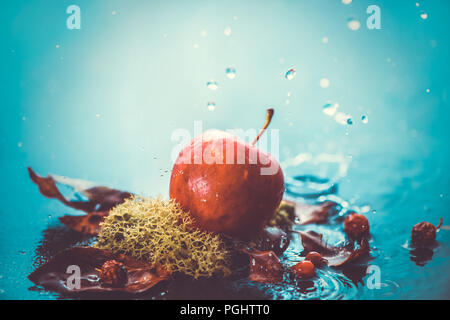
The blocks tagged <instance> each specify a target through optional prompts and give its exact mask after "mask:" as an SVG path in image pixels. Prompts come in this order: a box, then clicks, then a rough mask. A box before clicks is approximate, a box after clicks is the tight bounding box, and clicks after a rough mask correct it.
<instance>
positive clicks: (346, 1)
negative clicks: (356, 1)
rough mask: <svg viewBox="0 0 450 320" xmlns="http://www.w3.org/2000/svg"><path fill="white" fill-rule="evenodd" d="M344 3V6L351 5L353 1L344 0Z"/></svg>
mask: <svg viewBox="0 0 450 320" xmlns="http://www.w3.org/2000/svg"><path fill="white" fill-rule="evenodd" d="M342 3H343V4H350V3H352V0H342Z"/></svg>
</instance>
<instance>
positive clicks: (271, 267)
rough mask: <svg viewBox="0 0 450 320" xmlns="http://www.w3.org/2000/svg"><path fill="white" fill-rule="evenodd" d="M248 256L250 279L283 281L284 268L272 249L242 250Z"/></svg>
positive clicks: (268, 281) (271, 281)
mask: <svg viewBox="0 0 450 320" xmlns="http://www.w3.org/2000/svg"><path fill="white" fill-rule="evenodd" d="M243 251H244V252H245V253H247V254H248V255H249V258H250V275H249V279H250V280H251V281H256V282H263V283H279V282H281V281H283V274H284V268H283V265H282V264H281V262H280V259H278V256H277V255H276V254H275V253H274V252H273V251H259V250H246V249H244V250H243Z"/></svg>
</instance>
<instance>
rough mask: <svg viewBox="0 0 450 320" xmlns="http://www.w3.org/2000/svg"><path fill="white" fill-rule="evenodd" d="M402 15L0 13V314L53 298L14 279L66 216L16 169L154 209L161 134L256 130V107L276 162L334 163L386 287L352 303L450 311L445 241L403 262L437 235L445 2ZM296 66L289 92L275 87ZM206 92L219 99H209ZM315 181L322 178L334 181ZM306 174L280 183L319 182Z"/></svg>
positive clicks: (321, 5)
mask: <svg viewBox="0 0 450 320" xmlns="http://www.w3.org/2000/svg"><path fill="white" fill-rule="evenodd" d="M415 3H416V1H409V0H398V1H382V0H373V1H363V0H361V1H359V0H354V1H353V2H352V3H351V4H350V5H344V4H342V3H341V1H339V0H314V1H313V0H308V1H307V0H303V1H300V0H299V1H254V0H253V1H237V0H236V1H211V0H210V1H178V0H177V1H137V0H134V1H124V0H122V1H117V0H116V1H113V0H108V1H103V0H95V1H92V0H91V1H81V0H79V1H50V0H42V1H36V0H34V1H33V0H27V1H24V0H16V1H10V2H4V3H2V4H1V5H0V36H1V41H0V108H1V117H0V130H1V131H0V147H1V152H0V154H1V155H0V181H1V183H0V194H1V200H2V206H1V207H0V299H40V298H45V299H47V298H53V295H52V294H45V293H44V294H42V293H39V292H35V291H29V290H28V288H29V287H31V286H32V284H31V282H30V281H28V280H27V279H26V276H27V275H28V274H29V272H30V271H32V262H33V257H34V249H35V247H36V245H37V243H38V242H39V241H40V239H41V238H42V231H43V230H44V229H45V228H46V227H48V226H49V225H55V224H57V217H59V216H62V215H64V214H68V213H69V214H77V213H76V212H74V211H73V210H71V209H69V208H67V207H65V206H63V205H62V204H60V203H58V202H57V201H55V200H49V199H46V198H44V197H42V196H41V195H40V194H39V192H38V190H37V188H36V186H35V185H33V184H32V182H31V181H30V179H29V177H28V175H27V171H26V167H27V166H32V167H33V168H34V169H35V170H36V171H37V172H38V173H41V174H43V175H45V174H47V173H56V174H60V175H64V176H69V177H74V178H81V179H86V180H91V181H95V182H98V183H99V184H102V185H106V186H110V187H116V188H120V189H124V190H128V191H132V192H136V193H143V194H146V195H154V196H156V195H159V194H161V195H163V196H167V195H168V184H169V178H170V170H171V166H172V163H171V158H170V153H171V150H172V148H173V147H174V145H175V143H174V142H172V141H171V133H172V131H173V130H174V129H176V128H186V129H188V130H190V131H192V130H193V122H194V121H195V120H202V121H203V126H204V128H205V129H212V128H217V129H228V128H244V129H247V128H259V127H260V126H261V123H262V120H263V117H264V112H265V109H266V108H267V107H269V106H271V107H274V108H275V110H276V115H275V118H274V120H273V122H272V124H271V128H276V129H279V130H280V161H281V162H282V163H286V161H288V160H289V159H291V158H292V157H294V156H296V155H298V154H299V153H309V154H311V155H313V156H316V155H318V154H321V153H326V154H333V155H339V156H341V157H343V158H344V159H347V160H348V161H349V165H348V170H347V172H346V174H345V175H343V176H339V181H338V182H339V187H340V189H339V195H340V197H342V198H343V199H345V200H346V201H349V202H350V204H351V205H355V206H364V205H369V206H370V208H371V209H370V212H369V213H368V217H369V220H370V222H371V226H372V234H373V237H374V239H373V240H374V244H375V245H376V247H377V248H378V250H379V251H378V252H377V255H376V259H375V260H374V261H373V262H372V263H373V264H376V265H378V266H380V269H381V272H382V279H383V280H384V281H390V282H389V283H391V282H393V283H395V284H396V285H395V286H394V287H395V288H394V289H392V288H391V289H389V290H388V291H386V290H381V291H378V292H375V291H374V290H367V289H366V288H365V287H364V288H361V293H360V295H359V296H358V298H361V299H372V298H375V299H378V298H380V299H398V298H401V299H416V298H420V299H428V298H431V299H436V298H437V299H448V298H450V292H449V288H450V275H449V272H448V270H449V255H450V248H449V244H450V236H449V231H447V230H441V231H440V232H439V234H438V241H439V242H440V246H439V247H438V248H437V249H435V253H434V258H433V260H432V261H431V262H429V263H428V264H427V265H426V266H425V267H419V266H417V265H415V264H414V263H413V262H411V261H410V259H409V253H408V251H407V250H406V249H404V248H403V247H402V245H403V244H404V243H405V242H406V241H407V240H408V238H409V233H410V230H411V227H412V226H413V225H414V224H415V223H417V222H420V221H423V220H426V221H430V222H432V223H435V224H437V222H438V219H439V217H443V218H444V224H449V223H450V222H449V221H450V214H449V209H448V208H449V206H450V201H449V185H450V182H449V176H450V175H449V169H450V166H449V163H450V162H449V152H450V151H449V150H450V149H449V148H448V146H449V144H448V139H449V136H450V135H449V125H448V119H449V116H450V111H449V110H450V108H449V107H450V105H449V77H448V75H449V37H448V33H449V31H450V28H449V27H450V22H449V13H450V3H449V2H448V1H446V0H441V1H438V0H428V1H419V4H420V6H419V7H417V6H416V4H415ZM71 4H76V5H78V6H80V8H81V19H82V22H81V26H82V28H81V30H68V29H67V28H66V19H67V17H68V14H66V8H67V7H68V6H69V5H71ZM371 4H376V5H378V6H379V7H380V8H381V25H382V29H381V30H368V29H367V28H366V25H365V21H366V18H367V17H368V15H367V14H366V8H367V6H368V5H371ZM421 10H424V11H425V12H426V13H427V14H428V18H427V19H425V20H424V19H421V17H420V13H421ZM113 11H115V12H116V14H115V15H113V14H112V12H113ZM234 17H237V19H236V18H234ZM350 17H353V18H355V19H358V20H359V21H361V28H360V29H359V30H357V31H352V30H349V28H348V27H347V20H348V19H349V18H350ZM227 27H230V28H231V31H232V33H231V35H230V36H228V37H227V36H225V35H224V29H225V28H227ZM202 30H206V32H207V35H206V36H205V37H203V36H202V35H201V32H202ZM323 37H327V38H328V39H329V41H328V43H326V44H324V43H322V38H323ZM194 44H198V48H194ZM57 45H58V46H59V48H57ZM229 66H233V67H235V68H236V70H237V77H236V78H235V79H233V80H230V79H228V78H227V77H226V75H225V69H226V68H227V67H229ZM293 67H294V68H295V69H296V70H297V73H296V76H295V78H294V79H293V80H291V81H288V80H286V79H285V77H284V74H285V73H286V71H287V70H288V69H289V68H293ZM211 78H213V79H215V80H216V81H217V82H218V83H219V88H218V90H217V91H211V90H209V89H208V88H207V87H206V82H207V81H208V80H210V79H211ZM321 78H327V79H329V80H330V81H331V85H330V87H329V88H326V89H324V88H321V87H320V86H319V81H320V79H321ZM427 89H429V90H430V92H427ZM288 92H290V93H291V96H290V97H289V100H290V103H289V104H286V99H287V98H288V97H287V93H288ZM328 100H331V101H336V102H339V105H340V108H339V109H340V111H343V112H346V113H348V114H351V115H352V116H353V122H354V124H353V125H348V126H343V125H340V124H338V123H336V122H335V121H334V120H333V119H332V118H330V117H328V116H326V115H325V114H324V113H323V112H322V107H323V105H324V104H325V103H326V101H328ZM208 101H214V102H215V103H216V109H215V110H214V111H209V110H208V109H207V107H206V104H207V102H208ZM97 115H99V116H97ZM362 115H367V116H368V119H369V122H368V123H367V124H363V123H362V122H361V116H362ZM19 143H20V147H19ZM347 160H346V161H347ZM323 166H325V172H327V174H328V172H330V171H333V170H334V169H333V168H331V167H328V165H327V164H326V163H325V164H321V165H320V168H321V169H320V170H322V169H323ZM316 167H317V166H315V165H312V166H304V167H302V166H299V167H298V168H289V169H287V170H286V172H285V173H286V174H288V175H291V174H294V173H297V172H302V173H308V172H310V173H312V174H319V173H318V172H315V170H319V169H317V168H316ZM167 171H168V172H167ZM330 175H332V173H330ZM372 210H376V213H374V212H372Z"/></svg>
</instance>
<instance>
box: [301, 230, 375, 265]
mask: <svg viewBox="0 0 450 320" xmlns="http://www.w3.org/2000/svg"><path fill="white" fill-rule="evenodd" d="M298 233H299V234H300V236H301V238H302V244H303V248H304V250H305V251H306V252H311V251H315V252H318V253H320V254H321V255H322V257H323V258H324V259H326V260H327V261H328V265H329V266H330V267H340V266H343V265H345V264H348V263H350V262H354V261H356V260H358V259H359V258H362V257H365V256H368V255H369V253H370V246H369V242H368V241H367V239H362V240H361V244H360V247H359V249H356V250H355V249H353V248H348V247H335V246H332V245H329V244H327V243H326V242H325V241H324V240H323V237H322V235H321V234H318V233H317V232H314V231H307V232H301V231H299V232H298Z"/></svg>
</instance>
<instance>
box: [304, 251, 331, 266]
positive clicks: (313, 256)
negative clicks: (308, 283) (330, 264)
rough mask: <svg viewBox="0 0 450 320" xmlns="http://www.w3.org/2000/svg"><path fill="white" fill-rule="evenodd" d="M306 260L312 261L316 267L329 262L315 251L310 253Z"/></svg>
mask: <svg viewBox="0 0 450 320" xmlns="http://www.w3.org/2000/svg"><path fill="white" fill-rule="evenodd" d="M305 260H306V261H311V262H312V263H313V264H314V266H315V267H320V266H322V265H324V264H325V263H326V262H327V260H326V259H324V258H322V255H321V254H320V253H318V252H315V251H311V252H309V253H308V254H307V255H306V257H305Z"/></svg>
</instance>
